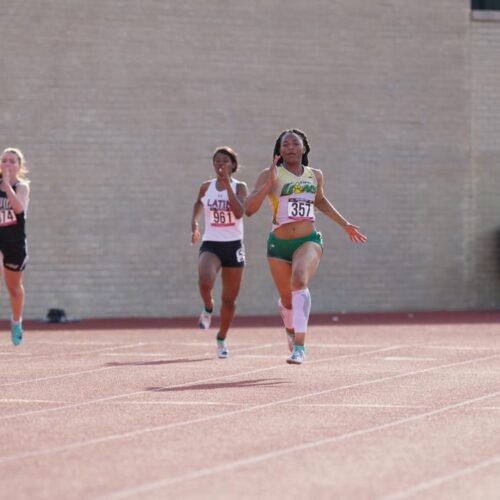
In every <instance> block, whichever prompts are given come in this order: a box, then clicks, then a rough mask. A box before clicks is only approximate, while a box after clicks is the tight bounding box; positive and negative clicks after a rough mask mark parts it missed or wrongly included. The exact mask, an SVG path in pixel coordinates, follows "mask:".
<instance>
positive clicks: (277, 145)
mask: <svg viewBox="0 0 500 500" xmlns="http://www.w3.org/2000/svg"><path fill="white" fill-rule="evenodd" d="M286 134H296V135H298V136H299V137H300V138H301V139H302V142H303V143H304V148H305V150H306V151H305V153H304V154H303V155H302V164H303V165H306V166H307V165H309V158H308V154H309V153H310V152H311V147H310V146H309V141H308V140H307V136H306V134H305V133H304V132H302V130H299V129H297V128H293V129H289V130H284V131H283V132H281V134H280V135H279V137H278V139H276V143H275V144H274V153H273V158H274V157H275V156H276V155H279V154H280V147H281V140H282V139H283V137H284V136H285V135H286ZM282 163H283V158H280V159H279V160H278V165H281V164H282Z"/></svg>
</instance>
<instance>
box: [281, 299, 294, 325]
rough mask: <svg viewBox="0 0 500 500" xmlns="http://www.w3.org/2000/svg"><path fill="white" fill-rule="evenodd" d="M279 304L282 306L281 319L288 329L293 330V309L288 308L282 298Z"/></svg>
mask: <svg viewBox="0 0 500 500" xmlns="http://www.w3.org/2000/svg"><path fill="white" fill-rule="evenodd" d="M278 306H279V308H280V314H281V319H282V320H283V324H284V325H285V328H286V329H287V330H293V318H292V310H291V309H287V308H286V307H285V306H284V305H283V304H282V303H281V299H279V300H278Z"/></svg>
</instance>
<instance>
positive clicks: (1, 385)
mask: <svg viewBox="0 0 500 500" xmlns="http://www.w3.org/2000/svg"><path fill="white" fill-rule="evenodd" d="M145 345H148V344H146V343H144V342H140V343H138V344H130V345H124V346H117V347H107V348H105V349H99V350H98V351H86V352H97V353H99V354H101V355H103V354H102V353H103V351H108V350H112V349H126V348H132V347H141V346H145ZM210 345H211V346H213V345H214V344H213V343H212V344H210ZM274 345H281V344H265V345H260V346H258V348H259V349H262V348H263V347H269V346H274ZM251 349H253V347H249V348H240V349H239V351H242V350H251ZM233 352H236V350H233ZM109 355H112V356H113V355H116V356H124V354H123V353H120V354H118V353H117V354H112V353H110V354H109ZM132 355H133V353H126V356H132ZM162 356H164V355H162V354H158V357H159V358H160V361H165V360H164V359H163V360H162V359H161V357H162ZM169 356H170V357H169V358H168V359H172V360H175V359H179V356H176V357H172V356H171V355H169ZM205 358H206V353H205V354H199V355H197V356H191V359H192V360H193V361H196V360H202V359H205ZM37 359H38V358H37ZM168 359H167V360H168ZM281 366H282V365H281ZM115 368H123V366H122V365H116V366H104V367H101V368H92V369H90V370H81V371H78V372H70V373H64V374H59V375H51V376H49V377H43V378H36V379H27V380H18V381H17V382H8V383H5V384H0V387H8V386H12V385H21V384H29V383H34V382H43V381H46V380H54V379H59V378H65V377H73V376H76V375H83V374H87V373H97V372H100V371H105V370H112V369H115ZM141 392H142V391H141ZM130 394H137V393H136V392H134V393H130ZM125 396H126V395H125ZM119 397H121V396H119ZM2 418H10V416H9V415H7V416H6V417H0V420H1V419H2Z"/></svg>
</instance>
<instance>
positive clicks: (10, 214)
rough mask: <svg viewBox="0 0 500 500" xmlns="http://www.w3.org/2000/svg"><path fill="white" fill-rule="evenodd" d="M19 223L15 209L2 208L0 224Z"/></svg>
mask: <svg viewBox="0 0 500 500" xmlns="http://www.w3.org/2000/svg"><path fill="white" fill-rule="evenodd" d="M13 224H17V219H16V214H15V213H14V210H12V209H11V210H0V226H12V225H13Z"/></svg>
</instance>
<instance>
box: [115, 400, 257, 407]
mask: <svg viewBox="0 0 500 500" xmlns="http://www.w3.org/2000/svg"><path fill="white" fill-rule="evenodd" d="M112 404H115V405H139V406H140V405H167V406H169V405H172V406H184V405H186V406H190V405H193V406H199V405H206V406H248V404H249V403H223V402H220V401H114V402H113V403H112Z"/></svg>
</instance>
